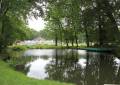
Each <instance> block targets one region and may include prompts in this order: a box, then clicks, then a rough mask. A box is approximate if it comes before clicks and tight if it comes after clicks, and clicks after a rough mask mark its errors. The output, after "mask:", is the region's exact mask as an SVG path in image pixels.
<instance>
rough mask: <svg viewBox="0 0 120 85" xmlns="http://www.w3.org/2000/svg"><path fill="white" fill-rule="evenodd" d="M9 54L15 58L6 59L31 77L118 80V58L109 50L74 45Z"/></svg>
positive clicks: (82, 83) (92, 82)
mask: <svg viewBox="0 0 120 85" xmlns="http://www.w3.org/2000/svg"><path fill="white" fill-rule="evenodd" d="M10 54H11V55H10V56H16V58H14V57H13V58H11V60H9V61H8V62H9V63H10V64H12V65H15V66H14V67H15V68H16V70H19V71H22V72H24V73H25V74H26V75H27V76H28V77H31V78H35V79H48V80H56V81H60V82H69V83H75V84H76V85H103V84H107V83H109V84H114V83H115V84H118V83H120V59H119V58H117V57H116V56H115V55H113V54H112V53H101V52H87V51H85V50H78V49H30V50H26V51H24V52H20V51H18V52H17V51H16V52H15V51H14V52H13V53H12V52H10ZM19 56H21V57H19Z"/></svg>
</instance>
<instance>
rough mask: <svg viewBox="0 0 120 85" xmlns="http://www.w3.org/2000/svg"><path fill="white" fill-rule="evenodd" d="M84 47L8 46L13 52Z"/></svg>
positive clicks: (83, 46)
mask: <svg viewBox="0 0 120 85" xmlns="http://www.w3.org/2000/svg"><path fill="white" fill-rule="evenodd" d="M85 47H86V46H85V45H80V46H79V47H77V46H69V47H66V46H55V45H47V44H43V45H14V46H10V48H12V49H13V50H26V49H61V48H85Z"/></svg>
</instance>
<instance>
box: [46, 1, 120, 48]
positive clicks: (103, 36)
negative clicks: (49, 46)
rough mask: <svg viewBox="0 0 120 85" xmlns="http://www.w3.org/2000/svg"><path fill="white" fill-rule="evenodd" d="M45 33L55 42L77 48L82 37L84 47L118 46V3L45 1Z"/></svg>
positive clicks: (119, 16)
mask: <svg viewBox="0 0 120 85" xmlns="http://www.w3.org/2000/svg"><path fill="white" fill-rule="evenodd" d="M45 1H46V2H44V3H46V5H45V6H44V7H46V10H44V11H45V16H44V18H45V20H47V21H48V24H47V28H46V30H49V32H51V33H52V34H54V39H55V42H56V45H57V43H58V41H61V44H62V42H66V45H67V46H68V43H69V42H71V44H72V46H73V45H74V43H76V45H77V46H78V43H79V40H80V39H79V35H80V34H84V37H85V39H86V44H87V46H90V45H91V44H90V43H94V44H96V45H98V46H104V45H109V44H113V43H117V42H119V28H118V27H119V23H120V22H119V21H120V11H119V10H120V9H119V8H120V1H119V0H91V1H89V0H45Z"/></svg>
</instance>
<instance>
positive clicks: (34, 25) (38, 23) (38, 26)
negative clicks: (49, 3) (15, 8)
mask: <svg viewBox="0 0 120 85" xmlns="http://www.w3.org/2000/svg"><path fill="white" fill-rule="evenodd" d="M28 27H30V28H31V29H34V30H36V31H40V30H42V29H44V27H45V21H44V20H43V19H42V18H40V17H39V18H38V19H35V18H34V17H31V18H30V19H28Z"/></svg>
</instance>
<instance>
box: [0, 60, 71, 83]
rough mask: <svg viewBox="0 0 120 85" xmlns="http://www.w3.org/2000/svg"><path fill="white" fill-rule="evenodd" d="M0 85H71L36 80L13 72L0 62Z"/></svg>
mask: <svg viewBox="0 0 120 85" xmlns="http://www.w3.org/2000/svg"><path fill="white" fill-rule="evenodd" d="M0 85H72V84H66V83H60V82H57V81H50V80H36V79H32V78H28V77H26V76H25V75H24V74H22V73H20V72H17V71H14V70H13V69H11V68H10V67H9V65H8V64H6V63H5V62H3V61H1V60H0Z"/></svg>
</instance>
